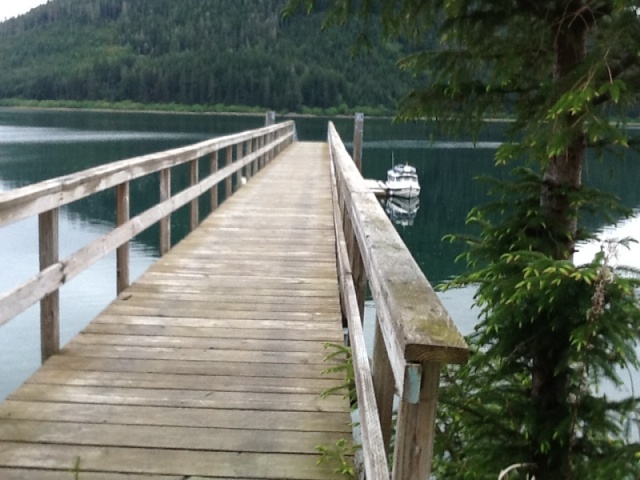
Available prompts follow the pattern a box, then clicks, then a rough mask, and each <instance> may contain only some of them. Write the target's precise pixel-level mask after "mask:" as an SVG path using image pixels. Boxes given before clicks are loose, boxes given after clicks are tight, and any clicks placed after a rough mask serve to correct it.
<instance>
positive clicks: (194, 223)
mask: <svg viewBox="0 0 640 480" xmlns="http://www.w3.org/2000/svg"><path fill="white" fill-rule="evenodd" d="M199 176H200V174H199V172H198V159H197V158H196V159H195V160H191V161H190V162H189V184H190V186H192V187H193V186H194V185H197V184H198V180H199ZM198 205H199V197H196V198H194V199H193V200H191V205H190V213H191V216H190V219H191V222H190V223H191V231H192V232H193V231H194V230H195V229H196V228H198V224H199V223H200V208H199V207H198Z"/></svg>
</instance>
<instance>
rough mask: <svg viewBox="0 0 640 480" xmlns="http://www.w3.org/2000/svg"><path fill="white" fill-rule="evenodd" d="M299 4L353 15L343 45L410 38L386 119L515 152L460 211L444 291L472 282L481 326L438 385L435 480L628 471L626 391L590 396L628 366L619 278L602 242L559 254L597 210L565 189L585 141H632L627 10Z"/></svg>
mask: <svg viewBox="0 0 640 480" xmlns="http://www.w3.org/2000/svg"><path fill="white" fill-rule="evenodd" d="M301 5H304V6H306V7H307V8H308V9H313V8H326V9H327V11H326V22H325V25H326V26H329V25H332V24H338V25H340V24H343V23H344V22H345V21H346V20H347V19H349V18H352V17H359V18H361V19H362V20H363V21H362V23H361V24H362V25H363V30H362V32H361V35H360V36H359V38H358V41H359V42H364V43H366V40H367V28H368V27H370V26H371V25H373V24H375V22H378V21H379V22H381V24H382V27H383V30H384V32H385V34H386V36H387V38H390V39H394V40H396V39H401V40H402V41H404V42H406V43H408V44H409V45H410V46H411V49H412V51H413V52H414V53H413V54H411V55H408V56H406V57H404V58H403V59H402V60H401V61H400V64H399V65H400V67H401V68H403V69H407V70H410V71H411V72H412V73H413V74H414V75H415V76H416V77H417V78H418V79H419V80H420V83H421V86H420V87H419V88H418V89H416V90H414V91H411V92H409V93H408V95H407V97H406V99H405V101H404V103H403V104H402V105H401V109H400V112H399V117H400V118H404V119H421V118H424V119H429V120H430V119H434V120H437V121H438V122H437V125H439V126H440V127H441V128H442V129H443V130H445V131H464V130H467V131H471V132H474V133H477V132H478V131H479V129H480V128H481V127H482V123H483V121H484V120H486V118H487V117H489V116H496V115H497V116H502V117H504V116H508V117H509V118H510V119H511V120H512V121H511V122H510V123H509V127H508V131H507V136H508V141H507V142H506V143H505V144H503V145H502V146H501V147H500V148H499V149H498V151H497V154H496V161H497V163H499V164H505V163H508V162H509V161H511V160H514V159H525V160H527V161H528V162H529V163H528V165H529V168H528V169H517V170H516V171H515V172H514V175H515V177H514V180H513V182H510V183H507V184H503V185H496V194H497V195H498V198H497V200H496V202H494V203H493V204H492V205H490V206H489V207H488V208H478V209H474V211H472V212H471V214H470V216H469V220H470V222H472V223H475V224H477V225H478V226H479V231H480V234H479V236H478V237H476V238H471V237H469V238H466V239H465V240H466V241H467V243H468V250H467V253H466V254H465V256H464V258H466V259H467V261H468V265H469V267H470V269H469V272H468V273H467V274H465V275H463V276H461V277H460V278H458V279H456V280H455V281H454V282H453V283H452V285H453V286H455V285H464V284H474V285H476V286H477V293H476V297H475V300H476V304H477V305H478V306H479V307H480V308H481V318H480V323H479V325H478V327H477V329H476V333H475V334H474V335H473V336H472V338H471V339H470V344H471V345H472V346H473V347H475V348H476V353H475V354H474V355H473V356H472V360H471V361H470V364H469V365H468V366H466V367H464V368H463V369H461V370H459V371H458V370H455V371H454V372H452V378H451V379H450V381H449V380H448V381H446V382H445V385H444V388H443V392H442V395H441V403H442V406H441V408H440V414H441V416H440V421H439V423H438V427H439V429H440V432H439V433H440V434H441V435H440V437H439V438H437V439H436V448H437V450H438V452H437V453H438V454H439V461H438V460H436V467H437V468H436V472H437V474H436V476H437V478H438V479H439V480H441V479H443V478H455V479H458V478H465V479H466V478H469V479H471V478H474V479H475V478H478V479H480V478H481V479H484V478H487V479H490V478H491V479H496V478H498V474H499V473H500V471H501V470H504V469H507V468H509V467H510V466H511V467H512V469H511V470H510V475H511V476H509V477H508V478H510V479H513V478H526V475H530V474H532V475H535V478H536V479H537V480H556V479H582V478H597V479H614V478H615V479H627V478H628V479H632V478H640V466H639V461H638V457H637V452H638V444H637V443H634V440H633V437H630V438H629V437H628V436H625V428H626V427H627V426H628V425H629V423H628V419H629V415H630V414H634V413H637V399H636V398H629V399H626V400H624V401H618V402H614V401H611V400H610V399H608V398H607V397H606V396H605V395H603V394H601V393H599V390H598V386H599V382H600V381H602V380H604V379H606V380H608V381H612V382H614V384H620V383H621V379H620V373H619V370H616V368H625V367H629V366H630V367H634V368H637V367H638V359H637V356H636V352H635V350H634V347H635V346H636V342H637V340H638V335H639V334H638V332H639V331H640V330H639V328H640V311H639V308H638V286H639V284H638V277H637V272H635V274H636V276H635V277H634V276H633V274H631V275H630V274H629V273H628V272H626V273H625V272H622V271H620V270H619V269H618V270H616V269H615V268H613V267H612V265H611V263H610V257H611V254H610V252H608V251H607V249H604V250H603V252H602V253H601V254H600V255H598V256H596V258H594V259H593V261H592V262H591V263H590V264H588V265H582V266H576V265H574V263H573V261H572V259H573V254H574V252H575V248H576V243H577V242H578V241H579V240H581V239H583V238H585V237H586V233H585V232H584V231H583V230H582V229H581V228H580V215H581V213H583V212H584V211H586V210H594V211H596V212H597V213H599V214H607V213H610V212H611V211H614V210H615V199H612V198H611V197H609V196H606V195H603V194H600V193H598V192H594V191H591V190H588V189H586V188H585V187H584V186H583V184H582V169H583V166H584V163H585V155H586V152H587V149H589V148H593V149H594V150H596V151H598V152H602V151H604V150H605V149H607V148H613V149H614V150H615V151H616V152H618V153H620V152H622V151H624V150H625V149H627V148H628V147H630V146H634V145H635V139H633V138H630V134H629V132H630V130H629V129H627V128H626V126H627V123H626V122H627V121H628V115H629V112H630V111H632V109H633V108H636V111H637V100H638V86H639V85H640V83H639V79H640V19H639V11H640V2H638V1H632V0H502V1H493V0H475V1H467V0H326V1H323V2H319V1H316V0H290V2H289V4H288V8H289V10H288V11H293V10H295V9H296V8H298V7H300V6H301ZM434 40H435V42H434ZM636 161H637V160H636ZM453 377H458V378H457V379H454V378H453ZM459 379H462V380H459ZM637 435H638V433H637V432H636V437H635V438H636V441H637ZM634 455H635V456H634ZM518 475H520V476H518Z"/></svg>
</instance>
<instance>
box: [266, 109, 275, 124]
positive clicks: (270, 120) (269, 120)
mask: <svg viewBox="0 0 640 480" xmlns="http://www.w3.org/2000/svg"><path fill="white" fill-rule="evenodd" d="M275 123H276V112H274V111H270V112H267V113H266V115H265V117H264V126H265V127H270V126H271V125H274V124H275Z"/></svg>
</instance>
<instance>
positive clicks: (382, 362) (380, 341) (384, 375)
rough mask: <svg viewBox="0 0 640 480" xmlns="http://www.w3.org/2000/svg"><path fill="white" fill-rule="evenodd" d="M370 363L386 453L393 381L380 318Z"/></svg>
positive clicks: (389, 439) (389, 441) (388, 445)
mask: <svg viewBox="0 0 640 480" xmlns="http://www.w3.org/2000/svg"><path fill="white" fill-rule="evenodd" d="M371 363H372V365H371V376H372V377H373V389H374V391H375V394H376V404H377V405H378V417H379V418H380V429H381V430H382V441H383V442H384V446H385V448H386V449H387V451H390V450H389V447H390V445H391V426H392V419H393V395H394V393H395V379H394V378H393V370H391V363H389V355H388V354H387V347H386V345H385V344H384V337H383V334H382V330H380V318H376V326H375V333H374V337H373V358H372V362H371Z"/></svg>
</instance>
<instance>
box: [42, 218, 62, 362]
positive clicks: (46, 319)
mask: <svg viewBox="0 0 640 480" xmlns="http://www.w3.org/2000/svg"><path fill="white" fill-rule="evenodd" d="M38 236H39V243H40V270H41V271H42V270H44V269H46V268H48V267H50V266H51V265H53V264H55V263H57V262H58V260H59V259H60V258H59V255H60V254H59V210H58V209H57V208H54V209H53V210H49V211H48V212H44V213H41V214H40V215H39V216H38ZM59 351H60V291H59V290H58V289H56V291H54V292H52V293H50V294H49V295H47V296H46V297H44V298H43V299H42V300H40V354H41V359H42V363H44V362H45V361H46V360H47V359H48V358H49V357H50V356H51V355H54V354H56V353H58V352H59Z"/></svg>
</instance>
